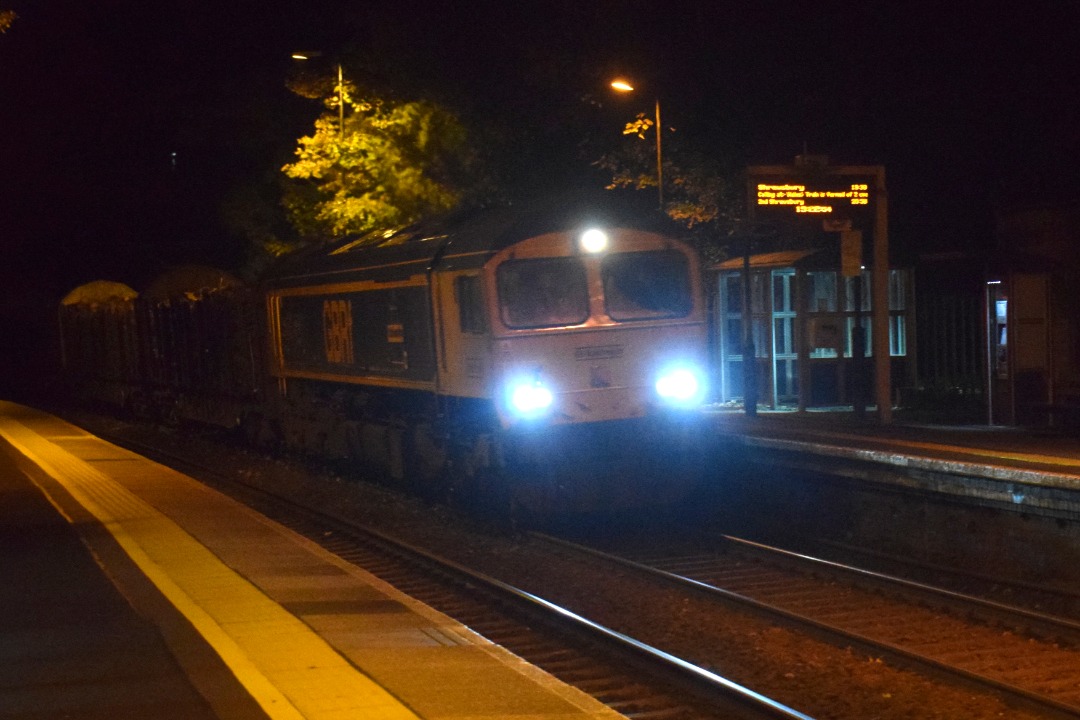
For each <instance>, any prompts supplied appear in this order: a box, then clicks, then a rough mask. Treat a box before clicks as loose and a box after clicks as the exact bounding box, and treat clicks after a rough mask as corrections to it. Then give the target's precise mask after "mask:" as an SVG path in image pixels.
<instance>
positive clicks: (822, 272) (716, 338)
mask: <svg viewBox="0 0 1080 720" xmlns="http://www.w3.org/2000/svg"><path fill="white" fill-rule="evenodd" d="M745 264H746V261H745V259H744V258H742V257H735V258H732V259H730V260H727V261H724V262H721V263H719V264H717V265H715V266H714V267H713V268H712V269H713V270H714V271H715V273H716V275H715V291H716V295H715V299H714V328H713V354H714V363H713V367H714V369H715V373H716V377H714V378H713V386H714V388H715V389H716V394H715V399H716V400H717V401H718V402H720V403H723V404H736V403H742V402H744V398H745V391H746V388H745V385H744V373H745V368H746V356H745V355H744V353H743V344H744V341H743V337H744V336H743V322H744V313H743V302H744V301H743V298H744V297H745V295H744V290H743V282H744V279H743V278H744V268H745ZM749 267H750V298H751V300H750V306H751V313H750V314H751V317H752V320H751V326H752V338H753V348H754V362H755V370H756V372H755V373H754V374H753V375H754V376H755V377H756V381H757V388H756V389H757V393H756V397H757V399H758V404H759V405H761V406H764V407H767V408H771V409H793V410H807V409H811V408H829V407H836V406H848V405H857V404H858V403H859V401H860V397H861V398H862V400H863V401H864V402H865V401H868V400H869V399H870V398H871V397H872V396H873V391H872V388H873V387H874V379H873V372H874V363H873V360H872V359H873V337H872V332H873V329H872V323H871V318H872V313H873V300H872V298H873V295H874V294H873V292H872V291H871V290H872V289H871V285H870V283H871V282H872V277H871V272H870V271H869V270H863V272H862V273H861V277H860V276H855V277H845V276H844V275H843V273H841V272H840V266H839V258H838V257H837V253H836V252H835V251H830V250H820V249H819V250H813V249H806V250H784V251H778V252H767V253H760V254H756V255H751V256H750V257H749ZM888 277H889V289H888V298H889V313H888V320H889V321H888V327H889V354H890V369H891V375H892V377H891V385H892V387H893V394H894V395H895V394H897V391H896V388H900V387H903V386H905V385H909V384H911V383H913V382H914V380H913V374H914V372H915V363H914V347H913V346H914V337H915V336H914V327H913V325H914V297H913V292H912V286H911V283H912V273H911V272H910V270H907V269H902V268H892V269H890V270H889V273H888ZM860 282H861V287H860V285H859V283H860ZM858 328H861V332H859V331H858Z"/></svg>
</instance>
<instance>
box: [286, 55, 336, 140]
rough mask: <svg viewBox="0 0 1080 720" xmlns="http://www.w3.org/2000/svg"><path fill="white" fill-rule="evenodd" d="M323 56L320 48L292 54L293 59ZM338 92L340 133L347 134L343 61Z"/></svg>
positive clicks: (309, 58)
mask: <svg viewBox="0 0 1080 720" xmlns="http://www.w3.org/2000/svg"><path fill="white" fill-rule="evenodd" d="M320 56H322V52H321V51H320V50H301V51H298V52H294V53H293V54H292V59H293V60H312V59H314V58H317V57H320ZM337 92H338V135H339V136H342V137H343V136H344V135H345V82H344V80H343V78H342V72H341V63H337Z"/></svg>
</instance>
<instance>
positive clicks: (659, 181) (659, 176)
mask: <svg viewBox="0 0 1080 720" xmlns="http://www.w3.org/2000/svg"><path fill="white" fill-rule="evenodd" d="M611 89H612V90H615V91H616V92H621V93H631V92H634V86H633V85H631V84H630V83H628V82H627V81H626V80H623V79H621V78H620V79H616V80H613V81H612V82H611ZM662 127H663V126H662V125H661V124H660V97H659V96H657V98H656V187H657V190H658V191H659V194H660V212H663V211H664V156H663V152H662V150H661V141H660V139H661V137H662V136H663V134H664V133H663V131H662Z"/></svg>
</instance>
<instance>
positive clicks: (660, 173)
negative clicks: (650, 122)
mask: <svg viewBox="0 0 1080 720" xmlns="http://www.w3.org/2000/svg"><path fill="white" fill-rule="evenodd" d="M663 134H664V128H663V126H662V125H661V124H660V98H656V187H657V188H658V189H659V191H660V212H664V160H663V155H662V153H661V152H660V137H661V136H662V135H663Z"/></svg>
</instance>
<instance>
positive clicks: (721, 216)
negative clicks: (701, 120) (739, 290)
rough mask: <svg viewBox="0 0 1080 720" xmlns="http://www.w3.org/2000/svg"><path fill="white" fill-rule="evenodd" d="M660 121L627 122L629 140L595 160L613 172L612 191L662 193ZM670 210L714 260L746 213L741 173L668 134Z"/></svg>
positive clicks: (645, 118)
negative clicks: (659, 183) (658, 170)
mask: <svg viewBox="0 0 1080 720" xmlns="http://www.w3.org/2000/svg"><path fill="white" fill-rule="evenodd" d="M654 127H655V123H654V121H653V120H652V119H650V118H649V117H648V116H647V115H645V114H639V115H638V116H637V118H636V119H634V120H633V121H631V122H629V123H627V124H626V127H625V128H624V129H623V135H625V136H626V141H625V142H624V143H623V144H622V145H621V146H620V147H619V148H617V149H616V150H614V151H612V152H609V153H607V154H605V155H604V156H603V157H601V158H600V159H599V160H598V161H597V162H596V163H595V165H596V166H597V167H599V168H600V169H601V170H604V171H605V172H606V173H607V174H609V175H610V177H611V181H610V182H609V183H608V185H607V188H608V189H609V190H616V189H634V190H643V191H645V190H647V191H650V192H653V193H655V192H656V182H657V173H656V145H655V138H656V136H655V135H653V132H655V130H654ZM663 150H664V153H663V163H664V167H663V170H664V208H663V210H664V212H665V213H666V214H667V215H668V216H669V217H670V218H671V219H673V220H675V221H676V222H678V223H680V224H682V225H684V226H685V227H686V228H688V229H689V230H690V231H691V233H692V235H693V236H694V237H695V239H696V240H697V242H698V245H699V248H700V249H701V250H702V252H703V253H704V254H705V255H706V257H708V258H710V259H712V260H719V259H722V258H723V257H724V256H726V254H727V250H726V249H725V247H724V245H725V244H726V243H727V242H728V239H729V238H730V236H731V235H732V233H733V232H734V231H735V227H736V226H737V224H738V223H739V221H740V219H741V217H742V201H741V193H740V180H739V178H738V174H737V173H736V172H734V171H732V170H731V169H729V168H726V167H725V165H724V163H723V161H722V160H721V159H718V158H715V157H711V156H710V155H708V154H706V153H703V152H701V151H700V150H696V149H691V148H687V147H686V144H685V143H682V142H678V141H676V138H675V137H674V134H673V133H668V134H665V135H664V140H663Z"/></svg>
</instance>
